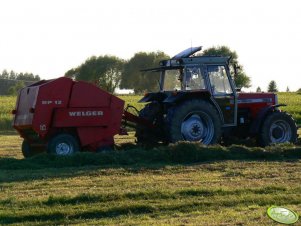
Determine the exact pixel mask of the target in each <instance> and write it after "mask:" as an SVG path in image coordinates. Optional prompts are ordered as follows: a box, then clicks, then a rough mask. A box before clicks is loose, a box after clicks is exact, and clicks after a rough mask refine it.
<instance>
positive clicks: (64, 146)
mask: <svg viewBox="0 0 301 226" xmlns="http://www.w3.org/2000/svg"><path fill="white" fill-rule="evenodd" d="M79 151H80V146H79V143H78V141H77V139H76V138H75V137H74V136H72V135H70V134H66V133H62V134H58V135H56V136H54V137H53V138H52V139H51V140H50V141H49V142H48V145H47V152H48V153H49V154H54V155H59V156H67V155H73V154H74V153H76V152H79Z"/></svg>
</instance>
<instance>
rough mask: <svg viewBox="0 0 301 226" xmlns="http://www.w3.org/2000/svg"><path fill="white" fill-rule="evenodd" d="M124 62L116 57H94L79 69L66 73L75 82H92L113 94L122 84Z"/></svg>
mask: <svg viewBox="0 0 301 226" xmlns="http://www.w3.org/2000/svg"><path fill="white" fill-rule="evenodd" d="M123 66H124V61H123V60H122V59H120V58H118V57H115V56H108V55H105V56H99V57H96V56H93V57H90V58H88V59H87V60H86V61H85V63H83V64H82V65H80V66H79V67H77V68H73V69H71V70H69V71H67V72H66V73H65V76H66V77H71V78H74V79H75V80H78V81H79V80H81V81H87V82H92V83H94V84H95V85H97V86H98V87H101V88H102V89H104V90H107V91H108V92H111V93H113V92H114V90H115V88H117V87H118V86H119V84H120V80H121V74H122V71H123Z"/></svg>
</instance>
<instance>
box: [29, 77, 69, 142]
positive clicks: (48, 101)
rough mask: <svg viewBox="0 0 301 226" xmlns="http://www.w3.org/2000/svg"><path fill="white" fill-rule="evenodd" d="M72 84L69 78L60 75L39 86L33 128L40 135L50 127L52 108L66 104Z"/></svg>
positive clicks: (44, 133) (62, 106)
mask: <svg viewBox="0 0 301 226" xmlns="http://www.w3.org/2000/svg"><path fill="white" fill-rule="evenodd" d="M72 85H73V81H72V80H71V79H69V78H65V77H62V78H58V79H55V80H49V81H48V82H47V83H44V84H42V85H40V86H39V93H38V97H37V102H36V106H35V113H34V118H33V128H34V130H35V131H36V132H37V133H39V134H40V135H41V136H42V137H43V136H45V135H46V134H47V132H48V130H49V128H50V125H51V120H52V114H53V109H56V108H65V107H66V106H68V102H69V96H70V92H71V88H72Z"/></svg>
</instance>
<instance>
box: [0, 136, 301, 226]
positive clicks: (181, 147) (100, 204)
mask: <svg viewBox="0 0 301 226" xmlns="http://www.w3.org/2000/svg"><path fill="white" fill-rule="evenodd" d="M116 139H117V140H116V141H117V142H118V143H120V146H119V148H118V149H117V150H116V151H114V152H109V153H98V154H93V153H81V154H78V155H75V156H71V157H56V156H49V155H45V154H41V155H39V156H35V157H33V158H29V159H23V158H22V156H21V153H20V150H19V147H20V144H21V139H20V138H18V136H17V135H16V134H14V133H10V134H7V135H4V134H1V135H0V143H1V146H0V192H1V196H0V224H1V225H3V224H14V225H58V224H79V225H86V224H90V225H187V224H189V225H277V224H275V223H273V222H272V220H270V219H269V218H268V217H267V215H266V210H267V208H268V207H269V206H271V205H281V206H285V207H288V208H291V209H293V210H294V211H296V212H298V213H301V189H300V180H301V174H300V171H301V161H300V158H301V149H300V148H299V147H295V146H292V145H287V144H286V145H278V146H274V147H269V148H266V149H262V148H248V147H242V146H237V145H234V146H230V147H227V148H226V147H220V146H212V147H210V148H205V147H203V146H202V145H200V144H194V143H185V142H184V143H179V144H175V145H171V146H169V147H156V148H151V149H145V148H141V147H139V146H138V147H137V146H136V147H135V148H134V149H133V148H125V147H123V145H122V143H123V142H124V141H123V140H122V139H121V138H120V137H116ZM121 149H122V150H121Z"/></svg>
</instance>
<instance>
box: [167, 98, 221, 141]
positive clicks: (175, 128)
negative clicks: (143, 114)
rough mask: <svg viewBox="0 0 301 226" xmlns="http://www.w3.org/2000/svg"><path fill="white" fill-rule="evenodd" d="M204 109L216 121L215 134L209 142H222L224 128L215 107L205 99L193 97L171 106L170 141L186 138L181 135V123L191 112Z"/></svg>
mask: <svg viewBox="0 0 301 226" xmlns="http://www.w3.org/2000/svg"><path fill="white" fill-rule="evenodd" d="M194 111H195V112H197V111H204V112H206V114H208V115H210V117H211V118H212V121H213V123H214V135H213V138H212V139H211V141H210V142H209V144H216V143H219V142H220V139H221V134H222V129H221V120H220V117H219V115H218V112H217V110H216V109H215V107H214V106H213V105H212V104H210V103H209V102H208V101H205V100H197V99H193V100H190V101H185V102H183V103H181V104H180V105H177V106H174V107H171V108H170V109H169V110H168V113H167V127H166V128H167V130H168V131H166V132H167V133H168V134H169V139H170V142H172V143H175V142H177V141H181V140H184V139H183V136H182V135H181V131H180V128H181V123H182V120H183V118H184V117H185V116H186V115H187V114H189V112H194Z"/></svg>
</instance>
